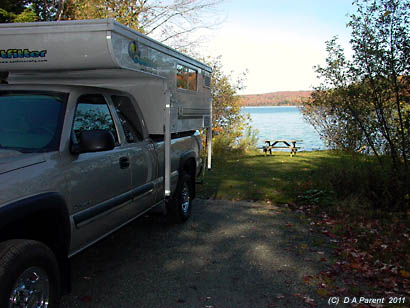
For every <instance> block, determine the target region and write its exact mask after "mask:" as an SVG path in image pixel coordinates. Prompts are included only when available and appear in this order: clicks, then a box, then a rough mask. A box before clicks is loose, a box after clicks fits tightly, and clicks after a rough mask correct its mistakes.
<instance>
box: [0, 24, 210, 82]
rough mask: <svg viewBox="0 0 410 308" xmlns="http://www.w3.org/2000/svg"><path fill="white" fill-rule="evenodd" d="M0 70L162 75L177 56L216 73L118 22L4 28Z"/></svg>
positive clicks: (0, 33) (1, 30) (0, 30)
mask: <svg viewBox="0 0 410 308" xmlns="http://www.w3.org/2000/svg"><path fill="white" fill-rule="evenodd" d="M0 46H1V47H0V48H1V49H0V71H10V72H13V71H27V70H36V71H38V70H40V71H44V70H83V69H85V70H87V69H107V68H127V69H132V70H142V71H148V72H151V73H156V74H161V67H162V66H163V65H164V62H167V58H169V57H172V58H174V59H178V60H179V61H182V62H183V63H185V64H187V65H190V66H193V67H195V68H198V69H201V70H204V71H207V72H211V68H210V67H209V66H207V65H205V64H203V63H201V62H199V61H197V60H195V59H193V58H191V57H189V56H186V55H184V54H182V53H180V52H178V51H176V50H174V49H172V48H170V47H168V46H166V45H164V44H161V43H159V42H157V41H155V40H153V39H151V38H149V37H147V36H145V35H143V34H141V33H139V32H137V31H134V30H132V29H130V28H128V27H126V26H124V25H122V24H120V23H118V22H116V21H115V20H113V19H98V20H78V21H77V20H76V21H58V22H35V23H12V24H0Z"/></svg>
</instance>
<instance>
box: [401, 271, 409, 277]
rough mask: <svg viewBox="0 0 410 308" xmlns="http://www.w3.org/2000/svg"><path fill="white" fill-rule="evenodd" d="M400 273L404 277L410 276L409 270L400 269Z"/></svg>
mask: <svg viewBox="0 0 410 308" xmlns="http://www.w3.org/2000/svg"><path fill="white" fill-rule="evenodd" d="M400 275H401V276H402V277H403V278H410V273H409V272H408V271H405V270H401V271H400Z"/></svg>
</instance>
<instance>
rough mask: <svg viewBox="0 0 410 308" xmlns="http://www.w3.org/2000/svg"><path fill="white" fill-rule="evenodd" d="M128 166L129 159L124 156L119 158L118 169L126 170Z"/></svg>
mask: <svg viewBox="0 0 410 308" xmlns="http://www.w3.org/2000/svg"><path fill="white" fill-rule="evenodd" d="M129 166H130V159H129V158H128V157H126V156H123V157H121V158H120V168H121V169H126V168H128V167H129Z"/></svg>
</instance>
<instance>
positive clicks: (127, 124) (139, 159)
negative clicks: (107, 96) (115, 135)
mask: <svg viewBox="0 0 410 308" xmlns="http://www.w3.org/2000/svg"><path fill="white" fill-rule="evenodd" d="M111 99H112V101H113V103H114V107H115V111H116V114H117V115H118V118H119V122H120V123H121V126H122V128H123V131H124V137H125V142H124V147H126V148H128V149H129V158H130V170H131V188H132V189H133V190H134V192H135V194H134V200H133V206H134V208H135V212H136V213H139V212H141V211H144V210H146V209H147V208H149V207H151V206H152V205H153V204H154V203H155V186H156V183H155V181H154V180H155V179H156V173H157V163H156V162H157V159H156V156H155V149H154V146H153V145H152V143H150V142H148V141H147V140H145V139H144V130H143V122H142V119H141V116H139V110H138V109H136V108H138V107H137V106H136V104H134V103H133V102H132V101H131V100H130V98H129V97H127V96H123V95H113V96H111Z"/></svg>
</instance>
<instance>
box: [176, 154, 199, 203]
mask: <svg viewBox="0 0 410 308" xmlns="http://www.w3.org/2000/svg"><path fill="white" fill-rule="evenodd" d="M191 160H192V161H193V164H192V165H191V163H190V162H189V161H191ZM187 168H188V170H186V169H187ZM195 169H196V154H195V151H188V152H185V153H184V154H182V156H181V158H180V160H179V168H178V174H179V176H181V175H182V174H183V172H185V171H187V172H188V173H189V175H190V176H191V177H192V180H193V187H192V189H193V192H192V193H193V197H194V198H195V195H196V189H195V176H196V170H195Z"/></svg>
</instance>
